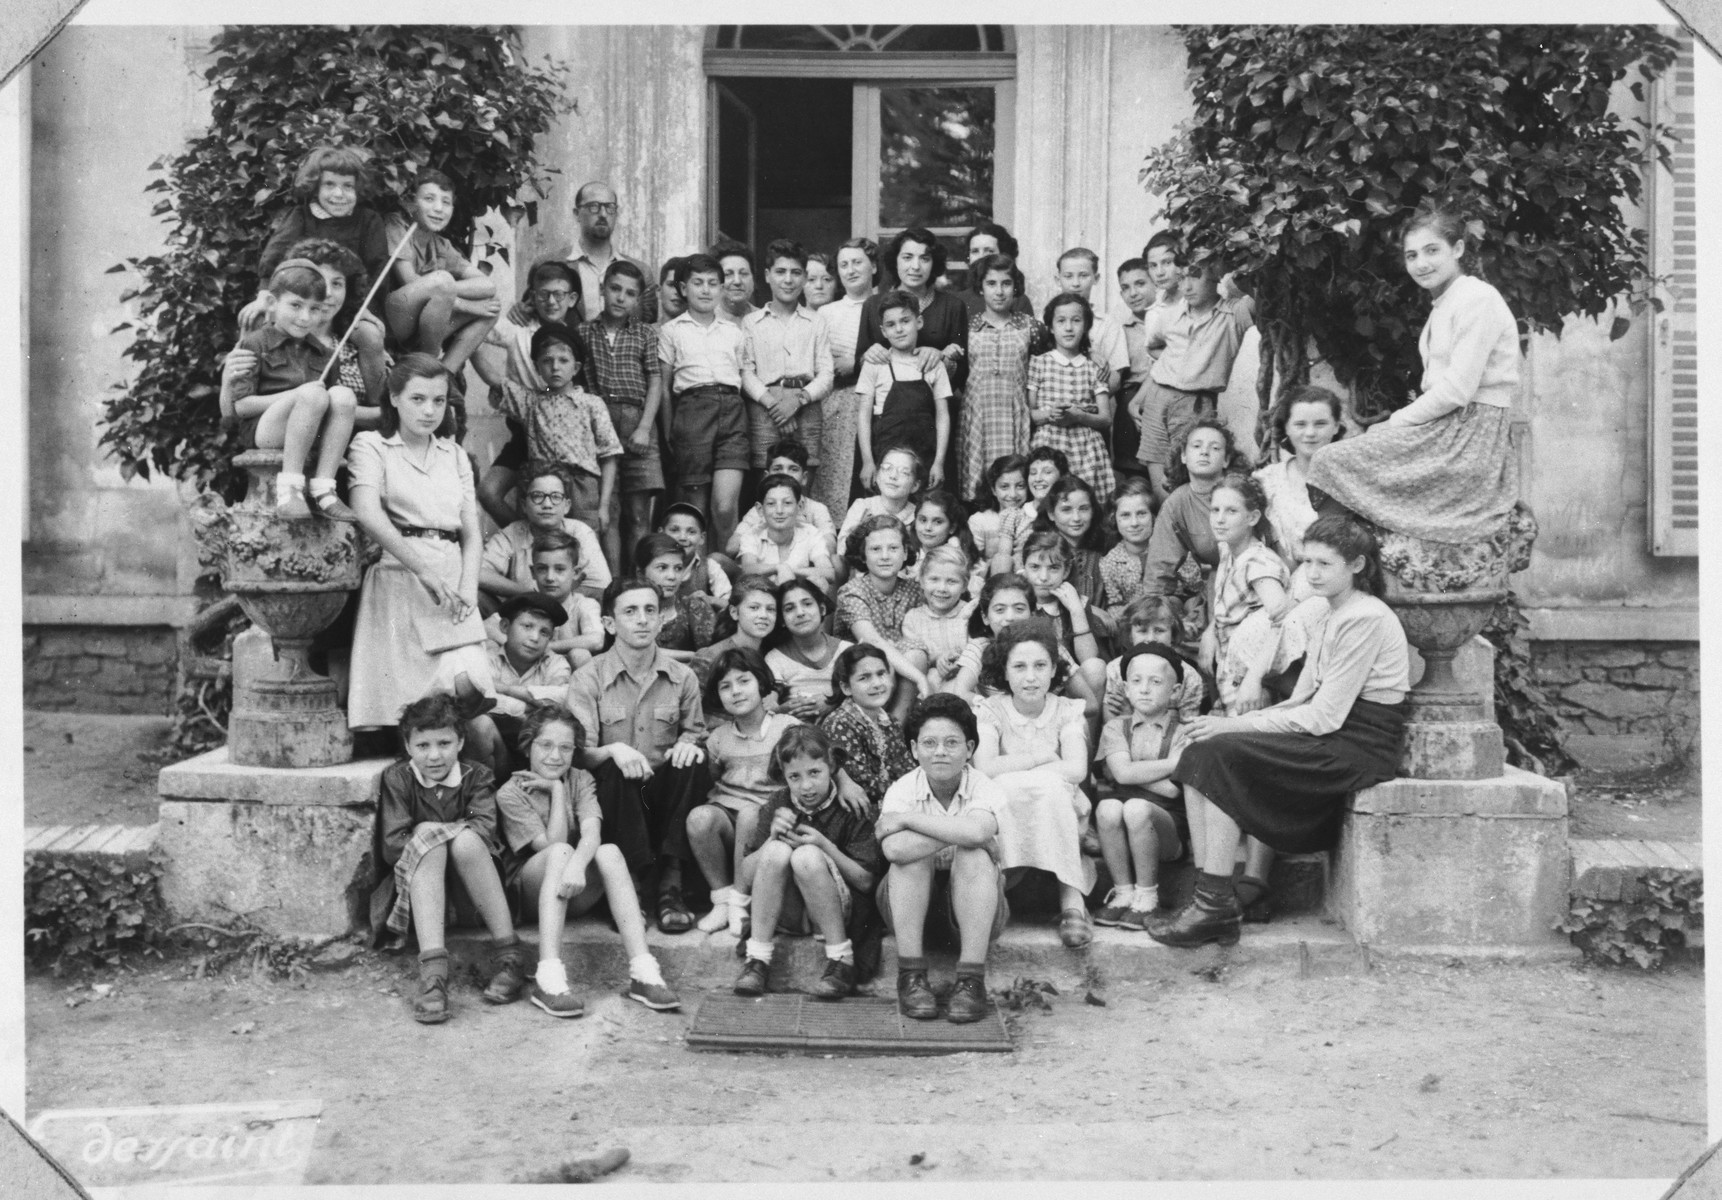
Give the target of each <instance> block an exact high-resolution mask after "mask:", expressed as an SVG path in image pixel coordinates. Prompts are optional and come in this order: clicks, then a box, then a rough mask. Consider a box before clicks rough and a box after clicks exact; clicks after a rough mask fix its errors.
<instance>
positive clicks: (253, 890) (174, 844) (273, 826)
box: [156, 747, 389, 936]
mask: <svg viewBox="0 0 1722 1200" xmlns="http://www.w3.org/2000/svg"><path fill="white" fill-rule="evenodd" d="M388 765H389V760H387V759H381V758H376V759H361V760H359V761H357V762H346V763H341V764H338V765H335V766H327V767H312V768H300V769H296V770H284V769H279V768H271V767H253V766H244V765H239V764H235V763H234V762H233V761H232V759H231V757H230V755H229V753H228V750H227V748H226V747H223V748H222V749H219V750H212V751H210V752H209V753H207V754H200V755H198V756H197V757H196V758H192V759H188V760H186V761H185V762H182V763H176V764H175V765H174V766H171V767H167V768H164V769H163V770H162V772H161V774H160V775H159V776H158V778H157V783H156V790H157V792H158V793H159V794H160V796H161V810H160V811H161V817H160V832H159V839H158V842H157V844H158V846H159V847H160V848H161V851H162V853H163V856H164V858H165V860H166V866H165V869H164V872H163V875H162V899H163V901H164V902H165V903H166V904H167V907H168V911H169V912H171V913H172V914H173V916H174V918H175V919H176V920H180V921H196V920H206V921H214V922H220V921H225V920H228V919H229V918H231V917H232V916H233V915H234V914H236V913H243V914H245V915H246V916H247V917H248V918H249V919H250V920H251V921H252V922H254V923H255V924H257V925H258V926H260V927H261V928H263V929H266V930H269V931H270V932H271V933H282V934H289V933H290V934H306V935H320V936H327V935H330V934H342V933H346V932H347V931H349V930H350V929H356V928H359V927H361V926H363V925H364V923H365V921H366V919H367V916H368V913H367V908H366V905H367V903H368V895H369V884H370V863H369V855H370V849H371V827H372V824H373V822H374V821H375V819H376V802H377V780H378V778H379V777H380V776H381V775H382V773H383V770H384V768H385V767H387V766H388Z"/></svg>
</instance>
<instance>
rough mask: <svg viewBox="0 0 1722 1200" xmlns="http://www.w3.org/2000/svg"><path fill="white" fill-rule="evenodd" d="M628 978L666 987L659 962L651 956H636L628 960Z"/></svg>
mask: <svg viewBox="0 0 1722 1200" xmlns="http://www.w3.org/2000/svg"><path fill="white" fill-rule="evenodd" d="M628 978H629V979H637V980H639V981H640V982H641V983H654V984H657V985H658V986H659V987H663V986H664V973H663V972H662V971H660V970H659V969H658V960H657V959H655V958H653V957H652V956H651V955H650V954H639V955H635V956H634V957H633V958H630V959H629V960H628Z"/></svg>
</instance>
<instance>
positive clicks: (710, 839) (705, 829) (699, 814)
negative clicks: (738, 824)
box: [688, 804, 736, 888]
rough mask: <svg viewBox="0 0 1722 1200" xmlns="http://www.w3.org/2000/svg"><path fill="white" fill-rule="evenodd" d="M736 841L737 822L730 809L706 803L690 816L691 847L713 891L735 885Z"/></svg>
mask: <svg viewBox="0 0 1722 1200" xmlns="http://www.w3.org/2000/svg"><path fill="white" fill-rule="evenodd" d="M735 841H736V835H735V821H734V819H733V818H732V817H731V816H730V814H729V810H727V809H725V808H722V807H720V806H719V805H716V804H702V805H700V806H699V807H698V808H696V809H694V810H693V811H692V812H690V813H689V814H688V847H689V849H691V850H692V851H693V852H694V862H696V863H698V864H699V868H700V874H702V875H704V876H705V877H706V882H707V883H708V884H710V885H711V886H712V887H713V888H726V887H729V886H730V884H731V882H733V878H732V876H731V875H730V869H731V864H732V857H731V856H732V852H733V847H734V845H735Z"/></svg>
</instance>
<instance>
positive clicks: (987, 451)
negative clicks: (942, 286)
mask: <svg viewBox="0 0 1722 1200" xmlns="http://www.w3.org/2000/svg"><path fill="white" fill-rule="evenodd" d="M970 277H971V278H973V279H976V280H978V281H979V282H980V292H981V296H982V298H983V299H984V300H985V302H986V308H985V310H984V311H982V312H980V313H978V314H976V315H975V317H974V318H973V319H972V320H971V321H970V322H969V382H968V391H967V393H966V395H965V396H964V400H963V412H962V421H961V428H960V429H959V430H958V433H957V448H958V449H957V455H958V457H957V461H958V462H959V463H960V464H961V472H962V493H963V497H964V498H965V499H968V500H975V501H985V500H987V499H989V497H988V495H987V488H986V478H985V476H986V469H987V465H988V464H989V463H991V462H993V461H994V460H995V459H997V458H1000V457H1002V456H1003V455H1007V454H1020V453H1021V452H1022V450H1023V448H1024V447H1026V446H1027V445H1028V439H1029V423H1028V402H1027V398H1026V396H1027V394H1026V391H1025V388H1026V386H1027V381H1028V365H1029V362H1030V360H1031V356H1033V355H1035V354H1038V353H1039V352H1041V351H1042V350H1045V349H1046V348H1047V346H1048V344H1049V339H1048V337H1047V334H1046V327H1045V326H1044V325H1042V324H1041V323H1040V322H1039V321H1037V320H1035V319H1034V318H1033V317H1031V316H1029V315H1028V314H1026V313H1022V312H1016V311H1013V305H1015V303H1016V299H1017V285H1016V260H1015V259H1013V258H1010V257H1009V256H1008V255H1003V254H993V255H989V256H988V257H986V258H983V259H981V260H980V261H979V262H977V263H974V264H973V265H972V266H971V267H970Z"/></svg>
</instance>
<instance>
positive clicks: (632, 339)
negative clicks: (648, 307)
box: [575, 317, 661, 406]
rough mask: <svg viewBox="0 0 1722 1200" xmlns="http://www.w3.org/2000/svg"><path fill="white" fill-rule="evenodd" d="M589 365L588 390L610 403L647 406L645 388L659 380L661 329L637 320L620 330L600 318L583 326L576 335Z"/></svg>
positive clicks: (587, 370)
mask: <svg viewBox="0 0 1722 1200" xmlns="http://www.w3.org/2000/svg"><path fill="white" fill-rule="evenodd" d="M575 336H576V337H577V338H578V340H579V342H580V357H581V359H582V360H584V362H585V364H586V387H587V389H588V390H590V391H593V392H596V393H597V394H598V395H600V396H602V397H604V400H605V402H606V403H608V404H633V405H639V406H644V405H645V403H646V389H647V388H649V387H650V386H651V384H652V380H654V379H656V378H657V377H658V374H659V371H660V369H661V368H660V366H659V363H658V330H657V327H656V326H653V325H647V324H646V323H645V322H644V321H641V320H640V319H639V318H638V317H634V318H630V319H629V320H627V321H626V322H624V323H623V324H622V326H621V327H620V328H611V327H609V326H606V325H605V324H604V322H603V320H602V319H601V318H600V319H599V320H596V321H588V322H586V323H585V324H584V325H582V326H580V329H579V331H578V333H576V335H575Z"/></svg>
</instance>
